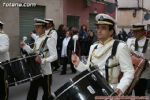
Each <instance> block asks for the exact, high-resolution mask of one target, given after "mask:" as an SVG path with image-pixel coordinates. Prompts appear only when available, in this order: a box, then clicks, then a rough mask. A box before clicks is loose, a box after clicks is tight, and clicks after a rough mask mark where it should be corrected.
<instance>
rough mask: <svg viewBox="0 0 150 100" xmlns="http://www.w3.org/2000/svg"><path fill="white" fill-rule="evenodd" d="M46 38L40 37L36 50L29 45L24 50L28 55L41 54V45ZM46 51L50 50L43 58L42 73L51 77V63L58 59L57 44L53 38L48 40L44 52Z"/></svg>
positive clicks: (37, 40)
mask: <svg viewBox="0 0 150 100" xmlns="http://www.w3.org/2000/svg"><path fill="white" fill-rule="evenodd" d="M46 36H47V35H43V36H41V37H38V38H37V39H36V40H35V48H34V49H31V48H30V46H28V45H25V46H24V47H23V49H24V50H25V51H27V52H28V53H33V52H35V53H39V48H40V45H41V43H42V42H43V41H44V40H45V38H46ZM46 49H48V50H49V51H48V52H45V53H44V55H45V57H44V58H42V65H41V67H42V73H43V74H44V75H49V74H52V70H51V64H50V63H51V62H53V61H55V60H56V59H57V50H56V44H55V40H54V38H51V37H49V38H48V40H47V42H46V45H45V48H44V50H46Z"/></svg>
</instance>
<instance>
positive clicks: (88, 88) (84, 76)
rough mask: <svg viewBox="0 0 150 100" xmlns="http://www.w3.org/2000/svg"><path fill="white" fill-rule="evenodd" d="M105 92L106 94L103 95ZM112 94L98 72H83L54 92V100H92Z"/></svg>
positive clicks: (111, 90) (112, 91)
mask: <svg viewBox="0 0 150 100" xmlns="http://www.w3.org/2000/svg"><path fill="white" fill-rule="evenodd" d="M102 89H103V90H105V91H106V92H107V93H104V92H103V91H102ZM112 93H114V90H113V89H112V88H111V87H110V86H109V84H108V83H107V82H106V80H105V79H104V78H103V77H102V76H101V75H100V73H99V72H98V71H94V72H91V73H90V72H89V71H88V70H86V71H83V72H82V73H80V74H79V75H77V76H76V77H74V78H73V79H72V80H70V81H69V82H67V83H66V84H64V85H63V86H62V87H61V88H59V89H58V90H57V91H56V92H55V95H56V100H94V98H95V96H108V95H110V94H112Z"/></svg>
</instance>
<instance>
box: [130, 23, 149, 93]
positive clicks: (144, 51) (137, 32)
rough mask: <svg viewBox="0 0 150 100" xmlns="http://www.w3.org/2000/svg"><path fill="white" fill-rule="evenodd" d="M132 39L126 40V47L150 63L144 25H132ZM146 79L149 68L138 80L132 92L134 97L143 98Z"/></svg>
mask: <svg viewBox="0 0 150 100" xmlns="http://www.w3.org/2000/svg"><path fill="white" fill-rule="evenodd" d="M131 30H132V31H133V35H134V37H133V38H130V39H128V40H127V45H128V47H129V48H130V49H131V52H134V53H135V54H137V55H139V56H141V57H144V58H145V59H147V60H148V61H149V63H150V40H149V39H148V38H146V36H145V33H146V30H145V25H143V24H135V25H132V29H131ZM147 79H150V67H149V66H147V68H146V69H145V70H144V71H143V73H142V75H141V77H140V80H139V81H138V83H137V84H136V86H135V88H134V91H135V95H136V96H145V93H146V86H147Z"/></svg>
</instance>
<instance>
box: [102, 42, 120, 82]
mask: <svg viewBox="0 0 150 100" xmlns="http://www.w3.org/2000/svg"><path fill="white" fill-rule="evenodd" d="M119 42H120V41H119V40H115V41H114V43H113V47H112V51H111V55H110V56H109V57H108V58H107V60H106V63H105V75H106V76H105V77H106V80H107V82H108V81H109V72H108V69H109V66H108V63H109V59H112V58H113V57H114V56H115V55H116V52H117V47H118V44H119Z"/></svg>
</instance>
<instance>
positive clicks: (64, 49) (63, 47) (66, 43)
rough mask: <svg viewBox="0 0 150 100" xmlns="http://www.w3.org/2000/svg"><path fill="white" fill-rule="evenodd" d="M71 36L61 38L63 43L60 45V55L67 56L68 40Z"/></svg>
mask: <svg viewBox="0 0 150 100" xmlns="http://www.w3.org/2000/svg"><path fill="white" fill-rule="evenodd" d="M70 39H71V37H66V38H64V40H63V45H62V51H61V57H67V46H68V43H69V41H70Z"/></svg>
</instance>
